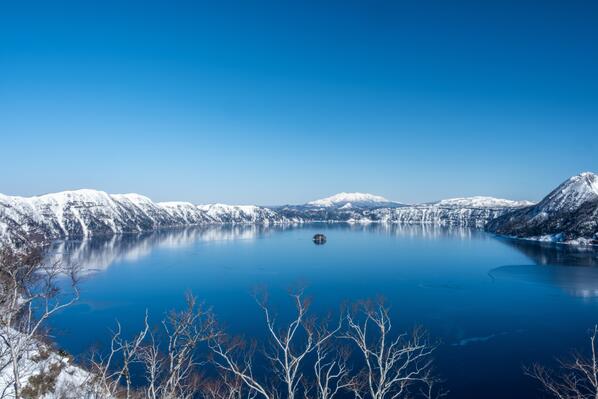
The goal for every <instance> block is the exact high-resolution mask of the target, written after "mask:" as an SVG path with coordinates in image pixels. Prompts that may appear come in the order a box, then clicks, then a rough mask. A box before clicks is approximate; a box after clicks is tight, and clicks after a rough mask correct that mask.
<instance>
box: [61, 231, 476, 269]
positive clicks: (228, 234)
mask: <svg viewBox="0 0 598 399" xmlns="http://www.w3.org/2000/svg"><path fill="white" fill-rule="evenodd" d="M325 227H326V228H327V229H343V230H349V231H364V232H372V233H378V234H386V235H391V236H397V237H405V238H425V239H439V238H443V237H448V236H451V237H458V238H460V239H464V240H465V239H471V238H472V237H474V236H478V237H480V236H484V235H483V233H481V232H480V231H478V230H472V229H468V228H447V227H440V226H430V225H421V226H420V225H396V224H382V223H370V224H347V223H336V224H325ZM297 228H302V227H301V226H291V225H275V226H263V225H221V226H201V227H200V226H198V227H189V228H182V229H168V230H159V231H155V232H152V233H144V234H121V235H113V236H107V237H94V238H91V239H86V240H68V241H58V242H56V243H55V244H54V246H53V247H52V250H51V251H50V254H49V261H60V262H63V263H64V264H76V265H77V266H79V267H80V268H81V271H82V273H90V272H97V271H101V270H105V269H107V268H108V267H110V265H112V264H113V263H116V262H119V261H130V262H134V261H137V260H139V259H141V258H143V257H146V256H149V255H150V254H151V253H152V251H153V250H156V249H180V248H184V247H188V246H190V245H192V244H193V243H196V242H201V241H206V242H211V241H229V240H255V239H258V238H262V237H266V236H268V235H269V234H271V233H275V232H281V231H284V230H289V229H297Z"/></svg>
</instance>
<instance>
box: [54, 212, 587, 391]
mask: <svg viewBox="0 0 598 399" xmlns="http://www.w3.org/2000/svg"><path fill="white" fill-rule="evenodd" d="M317 233H322V234H325V235H326V237H327V238H328V240H327V244H326V245H324V246H319V247H318V246H315V245H313V243H312V237H313V236H314V234H317ZM51 256H52V257H53V258H54V259H55V260H61V261H63V262H68V263H76V264H79V265H81V266H82V267H83V268H84V269H85V270H86V271H87V272H91V271H98V270H100V271H101V272H97V273H94V274H93V275H90V276H89V278H86V279H84V281H83V282H82V285H81V293H82V294H81V301H80V302H79V304H78V305H76V306H74V307H72V308H69V309H67V310H65V311H64V312H62V313H61V314H59V315H57V317H56V318H54V319H53V320H52V324H53V325H52V327H54V328H55V329H56V330H59V331H64V332H65V333H64V336H62V337H60V336H59V338H58V339H57V342H58V344H59V345H60V346H62V347H64V348H65V349H66V350H68V351H69V352H71V353H73V354H75V355H77V354H81V353H84V352H85V351H87V350H88V348H89V347H90V346H93V345H94V344H95V343H96V342H105V341H103V340H105V339H106V337H107V336H106V328H107V327H108V326H112V325H114V320H115V319H117V320H120V321H121V322H123V326H125V328H126V329H127V331H136V330H135V329H136V328H140V326H141V324H140V323H142V321H143V314H144V312H146V311H147V312H148V313H149V314H150V315H153V316H152V317H155V318H156V319H159V318H160V317H161V315H163V314H164V312H167V311H168V310H169V309H175V308H178V307H179V306H181V298H182V296H183V293H184V292H187V291H189V292H193V293H195V294H196V295H198V296H199V297H200V298H201V299H202V300H205V301H206V303H208V304H210V306H213V307H214V309H215V311H216V313H217V314H218V317H219V319H220V320H222V321H223V322H224V323H226V324H227V325H228V326H230V328H231V330H232V331H235V332H241V333H243V334H247V336H251V337H256V338H258V339H259V337H260V334H262V333H264V331H263V330H262V329H260V327H259V325H256V322H255V321H256V319H257V318H259V317H261V313H260V312H259V309H256V306H255V304H254V303H253V301H251V300H248V299H249V298H250V292H251V290H252V289H254V288H255V287H256V286H260V287H268V289H269V291H270V292H271V297H270V298H271V300H272V305H273V307H274V308H275V309H277V312H280V313H279V314H280V315H281V317H285V313H284V312H285V309H287V307H286V306H287V305H288V302H286V300H287V299H288V298H287V296H286V292H287V289H288V288H289V287H294V286H296V284H302V285H303V284H305V286H306V287H307V289H308V294H309V295H310V296H313V298H314V301H313V308H312V310H313V311H314V312H315V313H314V314H316V313H319V312H322V313H321V314H324V312H328V311H334V310H335V309H338V306H339V303H345V302H352V301H356V300H360V299H364V298H374V297H376V296H378V295H381V296H383V297H384V298H386V299H387V300H388V303H389V304H390V305H391V306H392V307H391V312H392V317H393V320H396V326H397V331H400V330H402V329H408V328H411V327H412V326H413V325H423V326H426V328H427V329H428V330H429V332H430V334H431V336H432V337H434V338H435V339H436V338H438V339H439V340H441V342H444V344H441V346H440V347H439V350H438V355H437V360H438V370H439V373H440V374H441V375H442V377H443V378H446V380H447V381H448V382H447V384H448V385H447V388H448V389H449V390H450V391H451V392H452V395H453V396H452V397H456V398H463V399H466V398H477V397H479V387H480V386H483V387H485V388H487V389H486V390H485V398H487V399H494V398H497V399H498V398H505V397H534V395H535V394H536V393H537V386H535V385H534V384H533V383H532V381H528V380H527V379H525V378H524V376H523V375H522V373H521V365H522V364H531V363H533V362H535V361H542V360H543V359H542V358H539V357H538V354H543V353H545V354H546V355H547V356H550V357H551V358H552V356H556V355H558V354H561V353H563V352H566V351H568V350H570V349H571V348H576V347H581V345H585V339H586V336H585V335H584V333H583V332H584V331H585V329H586V328H588V327H589V326H592V325H594V324H595V323H596V321H597V319H596V317H597V315H598V267H593V266H596V263H597V262H596V254H595V253H593V252H591V251H586V252H579V251H577V250H575V249H574V248H570V247H564V246H550V245H541V244H536V243H530V242H524V241H515V240H504V239H501V238H496V237H495V236H493V235H490V234H487V233H484V232H481V231H479V230H470V229H463V228H444V227H437V226H429V225H424V226H419V225H416V226H409V225H407V226H404V225H393V224H377V223H371V224H367V225H366V224H346V223H345V224H342V223H338V224H334V223H329V224H324V223H322V224H310V225H303V226H270V227H265V226H242V225H237V226H205V227H194V228H186V229H178V230H162V231H158V232H154V233H151V234H144V235H121V236H113V237H103V238H102V237H96V238H94V239H91V240H84V241H66V242H59V243H56V245H55V247H54V251H53V252H52V253H51ZM505 265H506V266H505ZM498 266H500V267H498ZM489 276H490V278H489ZM564 318H566V322H563V320H564ZM258 320H259V319H258ZM106 344H107V343H106ZM546 348H551V349H552V351H551V352H550V353H549V352H548V351H547V350H546ZM544 360H545V359H544ZM513 392H517V393H518V394H519V395H513Z"/></svg>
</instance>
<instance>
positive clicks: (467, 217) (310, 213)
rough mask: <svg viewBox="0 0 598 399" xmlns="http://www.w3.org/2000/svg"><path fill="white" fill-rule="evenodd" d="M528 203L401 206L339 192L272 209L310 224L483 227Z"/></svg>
mask: <svg viewBox="0 0 598 399" xmlns="http://www.w3.org/2000/svg"><path fill="white" fill-rule="evenodd" d="M356 203H357V204H359V203H361V206H359V205H354V204H356ZM389 203H390V204H391V206H389V205H388V204H389ZM364 204H367V206H365V205H364ZM529 204H531V202H528V201H510V200H505V199H498V198H492V197H469V198H454V199H447V200H442V201H438V202H432V203H425V204H416V205H405V204H401V203H398V202H391V201H388V200H387V199H385V198H384V197H380V196H376V195H372V194H360V193H356V194H347V193H340V194H337V195H334V196H332V197H328V198H324V199H322V200H317V201H312V202H308V203H307V204H305V205H286V206H282V207H278V208H275V209H276V211H277V212H279V213H280V214H281V215H282V216H284V217H286V218H290V219H302V220H304V221H312V222H313V221H324V222H326V221H336V222H350V223H372V222H382V223H402V224H433V225H438V226H461V227H483V226H484V225H485V224H486V223H487V222H488V221H489V220H491V219H493V218H495V217H498V216H500V215H503V214H504V213H506V212H508V211H510V210H512V209H516V208H518V207H522V206H527V205H529Z"/></svg>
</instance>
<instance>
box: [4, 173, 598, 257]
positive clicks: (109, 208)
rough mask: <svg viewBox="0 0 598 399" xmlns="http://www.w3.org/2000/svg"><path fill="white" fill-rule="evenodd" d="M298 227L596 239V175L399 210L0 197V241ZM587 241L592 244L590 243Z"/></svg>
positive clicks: (81, 196) (348, 199)
mask: <svg viewBox="0 0 598 399" xmlns="http://www.w3.org/2000/svg"><path fill="white" fill-rule="evenodd" d="M304 222H349V223H372V222H378V223H395V224H425V225H434V226H453V227H476V228H482V227H485V228H486V229H487V230H489V231H491V232H495V233H498V234H504V235H510V236H516V237H522V238H537V239H550V240H554V241H569V242H571V241H575V240H577V241H575V242H586V243H587V242H590V241H592V240H593V241H595V240H597V239H598V235H597V234H598V177H597V176H596V175H595V174H593V173H582V174H580V175H578V176H574V177H572V178H571V179H569V180H567V181H566V182H564V183H563V184H561V185H560V186H559V187H558V188H557V189H555V190H554V191H553V192H551V193H550V194H549V195H548V196H547V197H546V198H544V199H543V200H542V201H541V202H540V203H538V204H533V203H531V202H528V201H511V200H505V199H498V198H492V197H468V198H452V199H445V200H441V201H438V202H432V203H424V204H415V205H405V204H401V203H398V202H393V201H389V200H387V199H386V198H384V197H380V196H377V195H372V194H363V193H340V194H337V195H333V196H331V197H328V198H324V199H320V200H316V201H311V202H309V203H307V204H304V205H285V206H280V207H259V206H255V205H224V204H209V205H194V204H191V203H188V202H159V203H155V202H153V201H152V200H150V199H149V198H147V197H144V196H142V195H138V194H117V195H110V194H107V193H105V192H102V191H95V190H76V191H65V192H61V193H55V194H47V195H41V196H37V197H30V198H24V197H14V196H6V195H2V194H0V243H10V244H13V245H19V244H20V243H24V242H26V241H27V240H28V239H30V238H31V237H32V236H39V237H40V238H41V239H44V240H48V241H51V240H55V239H63V238H84V237H90V236H99V235H104V236H110V235H115V234H121V233H143V232H149V231H154V230H158V229H162V228H168V227H179V226H194V225H208V224H251V225H268V224H289V223H304ZM593 241H592V242H593Z"/></svg>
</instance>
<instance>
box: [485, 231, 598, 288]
mask: <svg viewBox="0 0 598 399" xmlns="http://www.w3.org/2000/svg"><path fill="white" fill-rule="evenodd" d="M504 242H506V243H507V244H509V245H510V246H512V247H513V248H516V249H517V250H518V251H520V252H522V253H523V254H524V255H526V256H527V257H528V258H529V259H530V260H531V261H532V262H533V263H534V265H508V266H501V267H498V268H496V269H493V270H492V271H490V273H489V275H490V276H491V277H492V278H495V279H501V278H507V279H513V280H518V281H523V282H531V283H537V284H548V285H552V286H556V287H559V288H561V289H562V290H563V291H565V292H567V293H568V294H570V295H573V296H577V297H583V298H590V297H598V267H596V266H598V251H596V250H595V248H592V247H572V246H567V245H558V244H548V243H536V242H530V241H524V240H515V239H504ZM539 266H541V267H539Z"/></svg>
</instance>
